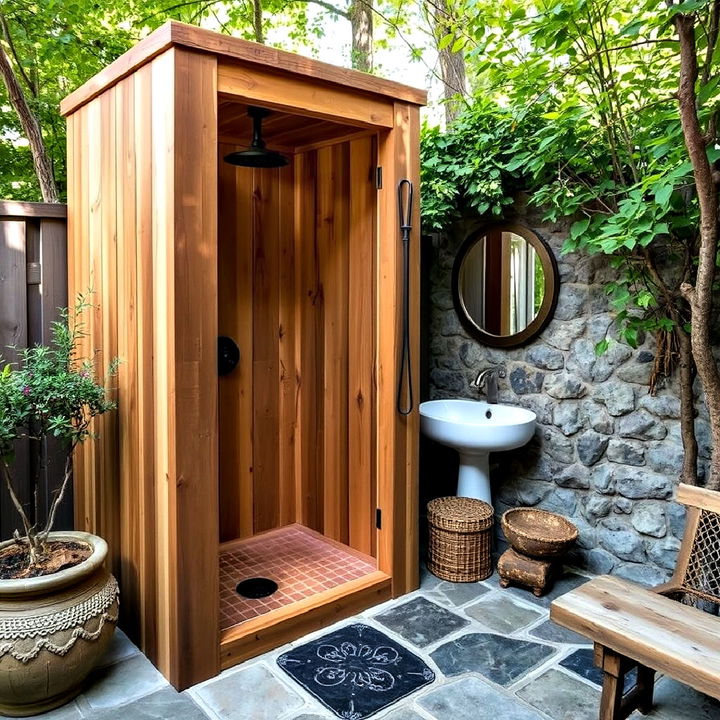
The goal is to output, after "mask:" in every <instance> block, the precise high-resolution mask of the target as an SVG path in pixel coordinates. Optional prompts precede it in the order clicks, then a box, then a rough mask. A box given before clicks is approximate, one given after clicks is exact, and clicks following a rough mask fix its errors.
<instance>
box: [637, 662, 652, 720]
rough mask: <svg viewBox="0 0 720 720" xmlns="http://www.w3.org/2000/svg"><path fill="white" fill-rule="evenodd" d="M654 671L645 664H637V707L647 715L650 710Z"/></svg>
mask: <svg viewBox="0 0 720 720" xmlns="http://www.w3.org/2000/svg"><path fill="white" fill-rule="evenodd" d="M654 689H655V671H654V670H653V669H652V668H649V667H645V665H640V664H638V666H637V709H638V710H639V711H640V712H641V713H642V714H643V715H647V714H648V713H649V712H652V706H653V690H654Z"/></svg>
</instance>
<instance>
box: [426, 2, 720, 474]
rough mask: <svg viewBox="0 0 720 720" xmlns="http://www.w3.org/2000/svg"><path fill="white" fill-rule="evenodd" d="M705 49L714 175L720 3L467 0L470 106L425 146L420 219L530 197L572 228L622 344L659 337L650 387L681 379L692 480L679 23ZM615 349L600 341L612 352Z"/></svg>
mask: <svg viewBox="0 0 720 720" xmlns="http://www.w3.org/2000/svg"><path fill="white" fill-rule="evenodd" d="M676 17H686V18H688V22H691V24H692V27H693V32H694V38H695V47H694V53H695V60H696V64H697V66H698V73H697V80H696V83H695V85H696V87H695V91H696V103H695V105H696V108H697V114H698V120H699V123H700V126H701V128H702V131H703V133H704V136H703V138H704V142H705V151H706V153H707V157H708V160H709V162H710V164H711V166H712V167H715V166H716V163H717V161H718V159H720V144H719V143H718V136H717V135H718V134H717V122H716V115H717V112H718V108H720V91H719V86H720V73H718V64H719V63H720V50H719V49H718V20H719V18H720V3H719V2H717V1H716V0H689V1H688V2H680V3H675V4H674V3H672V2H670V3H668V4H666V5H661V4H659V3H657V2H650V1H647V2H619V3H612V4H608V3H604V2H600V1H599V0H545V1H540V2H537V3H535V4H534V5H533V6H530V5H527V4H526V3H524V2H518V1H516V0H502V1H501V2H485V1H484V0H467V2H466V4H465V5H464V6H463V7H462V8H461V9H460V10H459V11H458V12H457V14H456V17H455V23H456V24H455V30H456V34H460V35H461V36H462V38H463V40H462V45H463V48H464V50H465V53H466V57H467V58H468V63H469V69H470V70H471V72H470V73H469V75H470V76H471V77H472V78H473V82H474V88H475V93H474V103H473V104H472V107H471V108H470V109H468V110H467V111H466V112H465V113H464V114H463V115H462V116H461V117H459V118H458V120H457V121H456V123H455V124H453V125H452V126H450V128H448V130H447V132H445V133H442V132H440V131H438V130H436V129H431V128H425V129H424V132H423V137H422V158H423V178H422V179H423V221H424V226H425V228H426V229H427V230H437V229H441V228H443V227H445V226H446V225H447V223H449V222H451V221H452V220H453V219H454V218H456V217H457V216H458V215H460V214H463V213H466V212H467V211H472V212H477V213H478V214H480V215H491V216H493V215H494V216H499V215H502V213H503V210H504V209H505V208H506V207H507V206H508V205H509V204H510V203H511V202H512V198H513V197H514V195H515V194H516V193H517V191H518V190H523V191H525V192H526V193H528V195H529V198H530V202H531V203H532V204H534V205H536V206H537V207H541V208H543V209H544V211H545V217H546V219H547V220H551V221H552V220H556V219H558V218H560V217H570V218H573V220H574V222H573V224H572V226H571V230H570V236H569V238H568V240H567V242H566V244H565V247H564V248H563V251H564V252H574V251H580V252H588V253H591V254H601V255H604V256H606V257H607V259H608V262H609V263H610V264H611V265H612V266H613V267H614V268H616V271H617V273H616V278H615V279H614V280H613V281H612V282H610V283H608V284H607V287H606V289H607V291H608V293H609V295H610V298H611V302H612V305H613V307H614V309H615V311H616V313H617V318H618V330H617V335H618V336H619V338H620V339H621V340H624V341H625V342H627V343H628V344H630V345H631V346H637V345H638V344H639V342H640V341H641V340H642V339H643V337H644V336H645V334H646V333H647V332H652V333H654V334H655V336H656V338H657V349H658V352H657V353H656V365H655V372H654V373H653V379H652V389H655V387H656V386H657V383H658V382H660V381H661V380H662V379H663V378H664V377H666V376H668V375H669V374H671V373H673V372H674V371H675V370H679V374H680V381H681V382H680V385H681V393H682V400H683V408H684V414H683V437H684V440H685V441H686V442H685V446H686V467H685V468H684V471H683V478H684V479H685V480H686V481H688V482H692V481H694V479H695V477H696V464H697V463H696V446H695V443H694V433H693V412H694V396H693V391H692V386H693V380H694V375H695V366H694V361H693V356H692V353H691V348H690V338H689V330H690V325H689V321H690V312H689V306H688V303H687V301H686V299H685V297H684V295H683V292H682V291H681V287H682V286H683V283H690V284H692V283H694V279H695V274H696V267H697V262H696V261H697V257H698V247H699V237H700V234H699V229H700V218H699V208H698V202H697V197H698V195H697V192H696V186H695V178H694V176H693V166H692V165H691V163H690V161H689V157H688V153H687V150H686V146H685V142H684V136H683V129H682V127H681V123H680V115H679V113H678V104H677V98H678V80H679V77H680V68H681V57H680V52H679V44H678V38H677V34H676V31H675V18H676ZM612 341H613V340H612V339H611V338H610V337H608V338H606V339H605V340H603V341H601V342H600V343H598V347H597V351H598V352H603V351H604V350H605V349H606V348H607V346H608V344H609V343H610V342H612Z"/></svg>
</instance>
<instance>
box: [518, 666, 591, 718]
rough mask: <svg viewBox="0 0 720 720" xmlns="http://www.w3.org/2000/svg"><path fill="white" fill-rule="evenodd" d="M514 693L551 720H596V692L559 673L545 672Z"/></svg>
mask: <svg viewBox="0 0 720 720" xmlns="http://www.w3.org/2000/svg"><path fill="white" fill-rule="evenodd" d="M517 694H518V696H519V697H521V698H522V699H523V700H525V701H527V702H528V703H530V704H531V705H533V706H534V707H536V708H537V709H538V710H540V711H542V712H544V713H545V714H546V715H549V716H550V717H551V718H553V720H597V716H598V708H599V705H600V692H599V691H598V690H595V689H594V688H592V687H591V686H590V685H588V684H587V683H584V682H582V680H577V679H576V678H574V677H571V676H570V675H567V674H566V673H564V672H560V671H559V670H548V671H547V672H545V673H543V674H542V675H540V676H538V677H537V678H535V679H534V680H532V681H531V682H529V683H528V684H527V685H525V687H523V688H521V689H520V690H519V691H518V693H517Z"/></svg>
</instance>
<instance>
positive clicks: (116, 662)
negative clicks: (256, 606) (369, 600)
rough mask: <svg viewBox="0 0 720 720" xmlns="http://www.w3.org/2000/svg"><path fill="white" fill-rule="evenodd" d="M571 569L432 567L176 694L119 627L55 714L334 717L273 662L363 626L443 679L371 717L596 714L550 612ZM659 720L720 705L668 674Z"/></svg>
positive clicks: (712, 716)
mask: <svg viewBox="0 0 720 720" xmlns="http://www.w3.org/2000/svg"><path fill="white" fill-rule="evenodd" d="M586 580H587V578H586V577H584V576H582V575H580V574H577V573H573V572H569V573H566V575H565V577H564V578H563V579H562V580H561V581H560V582H558V583H557V584H556V586H555V588H554V589H553V591H552V592H551V593H550V595H549V596H546V597H544V598H540V599H538V598H535V597H534V596H533V595H532V594H530V593H528V592H525V591H523V590H520V589H509V590H502V589H501V588H500V587H499V585H498V582H497V575H494V576H493V577H491V578H489V579H488V580H486V581H483V582H480V583H471V584H465V583H463V584H453V583H448V582H444V581H440V580H438V579H437V578H435V577H434V576H432V575H430V574H429V573H427V572H423V578H422V586H421V588H420V590H418V591H417V592H414V593H411V594H410V595H406V596H404V597H402V598H398V599H397V600H393V601H390V602H388V603H385V604H384V605H381V606H378V607H375V608H372V609H371V610H368V611H367V612H364V613H362V614H361V615H359V616H356V617H354V618H351V619H349V620H344V621H342V622H341V623H338V624H337V625H335V626H332V627H330V628H325V629H324V630H322V631H320V632H318V633H315V634H313V635H312V636H308V637H306V638H302V639H300V640H298V641H297V642H296V643H293V644H292V645H285V646H283V647H281V648H278V649H277V650H274V651H272V652H270V653H266V654H265V655H262V656H260V657H257V658H255V659H253V660H250V661H248V662H246V663H243V664H242V665H238V666H237V667H235V668H232V669H230V670H227V671H225V672H223V673H222V674H221V675H219V676H218V677H216V678H213V679H212V680H208V681H207V682H204V683H201V684H200V685H197V686H195V687H192V688H190V689H189V690H186V691H185V692H182V693H178V692H176V691H175V690H174V689H173V688H172V687H171V686H170V685H168V683H167V682H166V681H165V679H164V678H163V677H162V676H161V675H160V673H158V672H157V670H155V668H154V667H153V666H152V665H151V664H150V662H149V661H148V660H147V659H146V658H145V657H144V656H143V655H142V654H141V653H140V652H139V651H138V650H137V648H135V646H134V645H133V644H132V643H131V642H130V641H129V640H128V639H127V637H126V636H125V635H124V634H123V633H121V632H118V633H117V634H116V637H115V639H114V641H113V645H112V648H111V649H110V651H109V653H108V655H107V657H106V658H105V661H104V663H103V666H102V667H101V668H99V669H98V670H97V671H96V672H95V673H94V675H93V676H92V678H91V680H90V682H89V683H88V687H87V690H86V691H85V692H84V693H83V694H82V695H80V696H79V697H78V698H77V700H75V701H74V702H73V703H71V704H70V705H67V706H66V707H64V708H61V709H59V710H56V711H54V712H51V713H48V714H46V715H42V716H40V717H42V718H44V719H46V720H81V719H83V718H84V719H87V720H117V719H118V718H122V720H207V719H208V718H209V719H210V720H218V719H219V718H221V719H222V720H321V719H322V720H329V719H330V718H333V717H334V716H333V715H331V714H330V713H329V712H328V710H326V709H325V708H324V707H323V706H322V705H321V704H320V703H319V702H318V701H317V700H315V699H314V698H313V697H312V696H311V695H309V694H308V693H307V692H306V691H305V690H304V689H303V688H302V687H300V686H299V685H297V684H295V683H294V682H293V681H292V680H291V679H290V678H289V677H288V676H287V675H286V674H285V673H284V672H283V671H282V670H281V669H280V668H279V667H278V666H277V664H276V658H277V657H278V656H279V655H280V654H281V653H283V652H285V651H286V650H288V649H289V648H290V647H292V646H294V645H297V644H301V643H304V642H307V640H308V639H309V638H312V637H317V636H320V635H322V634H324V633H327V632H329V631H330V630H332V629H335V628H337V627H340V626H341V625H342V624H346V623H354V622H358V621H360V622H363V623H366V624H368V625H371V626H373V627H376V628H377V629H379V630H381V631H383V632H385V633H386V634H388V635H389V636H390V637H392V638H393V639H395V640H396V641H397V642H399V643H400V644H402V645H404V646H405V647H407V648H408V649H410V650H412V651H413V652H414V653H416V654H417V655H419V656H420V657H422V658H423V659H424V660H425V662H426V663H427V664H428V665H429V666H430V667H431V668H432V669H433V670H434V671H435V674H436V680H435V682H434V683H432V684H430V685H427V686H425V687H423V688H422V689H421V690H419V691H418V692H416V693H415V694H413V695H410V696H408V697H406V698H404V699H403V700H401V701H399V702H398V703H397V704H395V705H393V706H391V707H389V708H387V709H386V710H384V711H382V712H380V713H378V714H377V715H374V716H372V717H373V720H375V719H377V720H480V719H482V718H488V719H489V720H495V719H496V718H498V719H499V718H502V719H503V720H597V717H598V704H599V700H600V687H599V684H598V683H599V681H600V678H599V673H598V671H597V670H596V669H595V668H594V667H593V665H592V652H591V648H590V645H589V644H587V642H586V640H585V639H584V638H582V637H581V636H579V635H576V634H575V633H572V632H569V631H567V630H565V629H563V628H560V627H558V626H557V625H555V624H554V623H552V621H550V620H549V618H548V608H549V605H550V601H551V600H552V599H553V598H554V597H557V596H558V595H560V594H562V593H563V592H566V591H568V590H569V589H571V588H573V587H576V586H577V585H578V584H580V583H582V582H585V581H586ZM655 700H656V706H655V709H654V711H653V712H652V713H651V714H650V715H647V716H641V715H639V714H638V713H635V714H633V715H632V718H640V717H648V718H651V719H655V720H718V719H719V718H720V702H718V701H716V700H713V699H711V698H708V697H706V696H704V695H701V694H699V693H697V692H695V691H694V690H691V689H690V688H688V687H686V686H684V685H681V684H679V683H677V682H675V681H674V680H671V679H669V678H663V677H661V678H659V679H658V681H657V685H656V691H655Z"/></svg>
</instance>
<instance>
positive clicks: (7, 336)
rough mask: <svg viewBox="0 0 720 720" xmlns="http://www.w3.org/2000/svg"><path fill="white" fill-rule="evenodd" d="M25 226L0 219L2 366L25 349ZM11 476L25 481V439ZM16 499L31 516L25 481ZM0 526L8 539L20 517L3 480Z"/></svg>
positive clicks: (17, 486) (29, 493)
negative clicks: (21, 349) (18, 351)
mask: <svg viewBox="0 0 720 720" xmlns="http://www.w3.org/2000/svg"><path fill="white" fill-rule="evenodd" d="M25 264H26V223H25V220H6V219H0V356H2V359H3V361H4V362H3V363H2V364H3V365H4V364H5V363H6V362H7V363H12V364H13V367H15V363H17V361H18V359H19V358H18V353H17V350H16V349H15V347H14V346H17V348H18V349H19V348H24V347H27V341H28V312H27V281H26V274H27V270H26V266H25ZM10 468H11V472H12V475H13V477H16V478H27V477H28V474H29V472H30V465H29V446H28V442H27V441H26V440H23V441H20V442H18V443H16V453H15V458H14V459H13V462H12V463H11V465H10ZM14 487H15V489H16V490H17V493H18V495H19V497H18V499H19V500H20V502H21V503H22V504H23V505H24V506H25V507H26V508H27V510H28V511H29V513H30V517H32V514H33V510H32V489H31V487H30V483H28V482H18V481H16V482H15V483H14ZM0 489H1V491H2V494H0V497H2V501H1V502H0V527H1V528H2V530H3V533H4V534H5V535H6V536H11V535H12V532H13V530H15V528H18V527H20V525H21V523H20V517H19V516H18V514H17V512H16V511H15V508H14V507H13V506H12V504H11V503H10V500H9V495H8V494H7V490H6V489H5V483H4V481H3V483H2V486H0Z"/></svg>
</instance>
